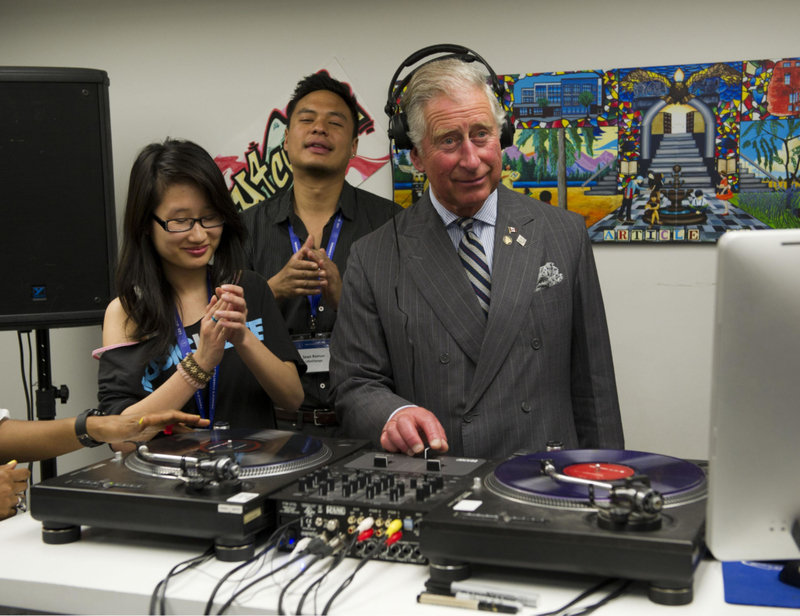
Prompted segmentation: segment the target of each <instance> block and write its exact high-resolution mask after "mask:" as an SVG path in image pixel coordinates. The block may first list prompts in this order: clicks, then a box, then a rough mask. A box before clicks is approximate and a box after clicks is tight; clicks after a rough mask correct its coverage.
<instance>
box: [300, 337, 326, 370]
mask: <svg viewBox="0 0 800 616" xmlns="http://www.w3.org/2000/svg"><path fill="white" fill-rule="evenodd" d="M293 342H294V346H295V348H296V349H297V352H298V353H300V357H302V358H303V361H304V362H306V366H307V370H306V372H328V370H329V368H328V366H329V365H330V363H331V349H330V345H331V337H330V335H329V334H317V336H316V337H314V338H304V339H300V340H294V341H293Z"/></svg>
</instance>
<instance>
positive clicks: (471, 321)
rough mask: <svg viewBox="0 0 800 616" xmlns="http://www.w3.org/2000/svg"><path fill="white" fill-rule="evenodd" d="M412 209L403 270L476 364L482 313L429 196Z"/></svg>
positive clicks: (479, 350)
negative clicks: (405, 270) (404, 269)
mask: <svg viewBox="0 0 800 616" xmlns="http://www.w3.org/2000/svg"><path fill="white" fill-rule="evenodd" d="M412 207H413V210H411V211H409V212H408V217H407V220H408V224H407V225H405V230H404V231H403V232H402V236H403V239H404V242H403V244H404V246H403V250H402V254H403V259H404V263H405V267H406V269H407V271H408V272H409V274H410V276H411V278H412V279H413V280H414V283H415V284H416V286H417V288H418V289H419V292H420V293H421V294H422V296H423V297H424V298H425V301H426V302H427V303H428V305H429V306H430V307H431V309H432V310H433V311H434V313H436V316H437V317H438V318H439V320H440V321H441V322H442V324H443V325H444V327H445V329H447V331H448V332H449V333H450V335H451V336H452V337H453V339H454V340H455V341H456V343H457V344H458V345H459V347H460V348H461V350H462V351H463V352H464V353H466V355H467V356H468V357H469V358H470V359H471V360H472V361H473V362H475V363H477V362H478V358H479V357H480V353H481V344H482V342H483V339H484V330H485V328H486V320H485V317H484V316H483V311H482V310H481V308H480V305H479V304H478V300H477V298H476V297H475V292H474V291H473V289H472V286H471V285H470V283H469V280H468V279H467V275H466V272H465V271H464V267H463V266H462V265H461V261H460V260H459V258H458V253H457V252H456V250H455V248H454V247H453V242H452V241H451V240H450V236H449V235H448V234H447V230H446V229H445V227H444V223H443V222H442V219H441V218H440V217H439V214H438V213H437V212H436V210H435V209H434V208H433V204H432V203H431V201H430V197H428V193H425V195H424V196H423V197H422V199H420V200H419V201H418V202H417V203H416V204H415V205H413V206H412Z"/></svg>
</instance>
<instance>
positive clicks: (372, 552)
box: [322, 543, 384, 616]
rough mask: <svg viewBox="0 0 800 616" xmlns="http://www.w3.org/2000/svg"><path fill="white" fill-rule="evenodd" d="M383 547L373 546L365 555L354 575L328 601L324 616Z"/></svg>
mask: <svg viewBox="0 0 800 616" xmlns="http://www.w3.org/2000/svg"><path fill="white" fill-rule="evenodd" d="M383 547H384V544H383V543H375V544H373V547H372V549H371V550H370V551H369V552H367V553H366V554H365V555H364V557H363V558H362V559H361V561H360V562H359V563H358V565H357V566H356V569H355V571H353V573H351V574H350V577H349V578H347V579H346V580H345V581H344V582H342V584H341V586H339V588H337V589H336V592H335V593H333V596H332V597H331V598H330V599H328V602H327V603H326V604H325V609H323V610H322V615H323V616H326V615H327V613H328V610H329V609H331V605H333V602H334V600H335V599H336V597H338V596H339V595H340V594H341V593H342V592H343V591H344V589H345V588H347V587H348V586H350V583H351V582H352V581H353V578H354V577H356V574H357V573H358V572H359V571H360V570H361V568H362V567H363V566H364V565H366V564H367V563H368V562H369V561H370V560H372V559H373V558H375V557H376V556H377V555H378V554H380V553H381V549H382V548H383Z"/></svg>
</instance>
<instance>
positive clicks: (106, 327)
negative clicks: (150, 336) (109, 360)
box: [103, 297, 137, 347]
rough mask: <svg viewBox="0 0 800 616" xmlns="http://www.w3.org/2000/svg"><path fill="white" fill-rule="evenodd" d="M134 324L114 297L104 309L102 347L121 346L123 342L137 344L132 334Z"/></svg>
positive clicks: (134, 328) (134, 329)
mask: <svg viewBox="0 0 800 616" xmlns="http://www.w3.org/2000/svg"><path fill="white" fill-rule="evenodd" d="M135 332H136V323H134V322H133V320H132V319H130V318H128V313H127V312H125V308H123V307H122V302H121V301H119V298H118V297H116V298H114V300H113V301H112V302H111V303H110V304H109V305H108V308H106V314H105V318H104V319H103V346H104V347H107V346H111V345H113V344H122V343H125V342H137V339H136V338H135V336H134V334H135Z"/></svg>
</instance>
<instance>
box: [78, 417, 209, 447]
mask: <svg viewBox="0 0 800 616" xmlns="http://www.w3.org/2000/svg"><path fill="white" fill-rule="evenodd" d="M208 423H209V422H208V420H207V419H203V418H201V417H200V416H199V415H189V414H187V413H182V412H181V411H177V410H169V411H160V412H158V413H136V414H132V415H101V416H97V415H94V416H91V417H87V419H86V431H87V432H88V433H89V436H91V437H92V438H93V439H94V440H96V441H100V442H102V443H118V442H121V441H149V440H150V439H151V438H153V437H154V436H155V435H156V434H158V433H159V432H161V431H163V430H169V431H170V432H174V433H178V432H190V431H191V427H198V428H205V427H206V426H208ZM184 426H185V427H184Z"/></svg>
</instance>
